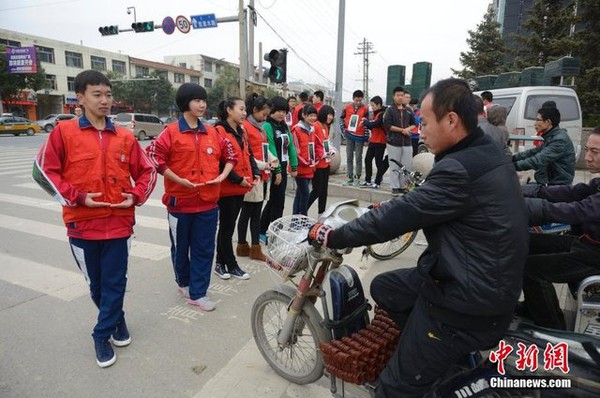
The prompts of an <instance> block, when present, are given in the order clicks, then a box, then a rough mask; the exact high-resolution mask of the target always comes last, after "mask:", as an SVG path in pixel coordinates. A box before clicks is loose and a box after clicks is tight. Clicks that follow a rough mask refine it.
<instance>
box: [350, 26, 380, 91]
mask: <svg viewBox="0 0 600 398" xmlns="http://www.w3.org/2000/svg"><path fill="white" fill-rule="evenodd" d="M369 54H375V51H373V43H371V42H370V41H367V39H366V38H363V41H362V43H358V52H356V53H354V55H362V57H363V79H362V81H363V91H364V93H365V99H366V100H367V101H369Z"/></svg>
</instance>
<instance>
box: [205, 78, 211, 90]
mask: <svg viewBox="0 0 600 398" xmlns="http://www.w3.org/2000/svg"><path fill="white" fill-rule="evenodd" d="M212 83H213V82H212V79H204V87H205V88H211V87H212Z"/></svg>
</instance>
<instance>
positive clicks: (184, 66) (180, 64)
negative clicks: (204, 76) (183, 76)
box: [179, 62, 187, 68]
mask: <svg viewBox="0 0 600 398" xmlns="http://www.w3.org/2000/svg"><path fill="white" fill-rule="evenodd" d="M179 67H180V68H187V63H186V62H180V63H179Z"/></svg>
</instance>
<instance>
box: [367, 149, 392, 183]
mask: <svg viewBox="0 0 600 398" xmlns="http://www.w3.org/2000/svg"><path fill="white" fill-rule="evenodd" d="M384 154H385V144H369V147H368V148H367V154H366V155H365V181H366V182H371V176H372V175H373V159H375V166H377V174H376V175H375V184H377V185H381V180H383V175H384V174H385V172H386V171H387V169H388V167H389V164H388V161H387V158H385V159H384V158H383V155H384Z"/></svg>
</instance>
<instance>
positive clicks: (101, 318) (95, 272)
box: [69, 238, 129, 339]
mask: <svg viewBox="0 0 600 398" xmlns="http://www.w3.org/2000/svg"><path fill="white" fill-rule="evenodd" d="M69 244H70V245H71V252H72V253H73V257H74V258H75V262H76V263H77V266H78V267H79V269H80V270H81V272H82V273H83V275H84V277H85V281H86V282H87V284H88V285H89V287H90V295H91V297H92V301H93V302H94V304H96V307H98V322H97V323H96V326H95V327H94V332H93V333H92V336H93V337H94V339H108V338H109V337H110V336H111V335H112V333H113V332H114V331H115V328H116V327H117V323H118V322H120V321H121V320H122V319H124V317H125V313H124V312H123V300H124V298H125V287H126V285H127V263H128V257H129V238H119V239H106V240H86V239H77V238H69Z"/></svg>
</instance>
